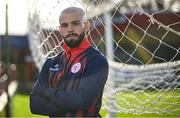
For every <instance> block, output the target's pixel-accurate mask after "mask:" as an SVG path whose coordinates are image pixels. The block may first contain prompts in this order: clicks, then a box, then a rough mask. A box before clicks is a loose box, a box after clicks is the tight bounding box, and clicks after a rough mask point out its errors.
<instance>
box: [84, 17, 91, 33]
mask: <svg viewBox="0 0 180 118" xmlns="http://www.w3.org/2000/svg"><path fill="white" fill-rule="evenodd" d="M90 27H91V23H90V21H89V20H87V21H86V22H85V30H86V32H87V31H89V30H90Z"/></svg>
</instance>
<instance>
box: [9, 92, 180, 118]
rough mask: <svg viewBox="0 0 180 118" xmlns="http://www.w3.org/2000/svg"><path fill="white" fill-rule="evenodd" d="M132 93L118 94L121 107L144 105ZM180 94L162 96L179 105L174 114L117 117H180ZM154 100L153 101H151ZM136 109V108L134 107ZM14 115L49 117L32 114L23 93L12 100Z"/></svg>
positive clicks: (175, 107) (103, 111)
mask: <svg viewBox="0 0 180 118" xmlns="http://www.w3.org/2000/svg"><path fill="white" fill-rule="evenodd" d="M132 95H133V94H130V93H124V94H122V93H121V94H119V95H117V100H118V101H119V102H118V103H119V104H118V105H119V107H122V108H124V109H128V108H130V107H132V106H141V105H144V104H139V102H137V100H134V101H133V100H132V98H133V97H132ZM153 95H157V94H156V93H151V96H153ZM172 95H173V96H174V97H171V99H169V98H170V97H167V96H172ZM179 95H180V91H176V92H173V93H166V94H163V96H161V98H162V99H161V100H162V101H164V100H166V101H164V102H168V103H169V102H174V103H176V104H177V105H176V106H174V107H171V110H172V108H173V109H176V111H174V112H173V114H169V113H163V114H161V115H159V114H132V113H131V114H129V113H128V114H125V113H124V114H123V113H118V114H117V117H121V118H122V117H124V118H130V117H141V118H143V117H153V118H162V117H165V118H167V117H173V118H174V117H177V118H179V117H180V116H178V115H177V114H179V112H180V99H178V97H175V96H179ZM125 97H126V98H129V99H126V102H127V101H128V102H130V101H131V104H132V105H130V106H128V105H127V104H125V102H124V98H125ZM146 97H149V96H147V95H145V94H141V95H139V96H138V99H140V101H142V100H143V99H147V98H146ZM152 100H154V101H155V100H157V99H155V98H154V99H152ZM151 102H152V101H151ZM142 103H143V102H142ZM149 105H150V102H149V104H147V106H149ZM160 105H162V106H159V107H164V108H165V107H167V106H164V104H160ZM151 107H152V108H153V107H155V106H153V105H152V106H151ZM133 109H134V108H133ZM100 113H101V115H102V117H105V116H106V115H107V112H106V111H105V110H101V112H100ZM12 115H13V117H34V118H37V117H38V118H48V117H46V116H40V115H34V114H31V112H30V109H29V96H28V95H22V94H16V95H15V96H14V98H13V100H12Z"/></svg>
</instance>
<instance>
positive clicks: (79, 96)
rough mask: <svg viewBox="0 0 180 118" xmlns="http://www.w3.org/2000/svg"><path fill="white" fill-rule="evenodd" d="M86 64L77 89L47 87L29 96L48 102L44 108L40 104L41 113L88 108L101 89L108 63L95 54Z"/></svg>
mask: <svg viewBox="0 0 180 118" xmlns="http://www.w3.org/2000/svg"><path fill="white" fill-rule="evenodd" d="M86 66H87V67H86V69H85V72H84V74H83V76H82V78H81V80H80V83H79V87H78V89H77V90H71V91H63V90H60V89H58V88H47V89H45V90H44V91H43V92H41V95H38V93H37V95H34V98H33V97H31V99H35V97H37V98H36V99H39V100H38V101H41V104H43V103H42V102H43V101H46V102H47V103H48V104H47V105H46V108H44V107H45V106H43V107H42V106H41V107H42V108H41V110H42V111H43V112H41V114H42V113H43V114H44V115H49V116H55V115H57V114H56V113H63V112H69V111H77V110H82V109H83V110H87V109H88V107H89V105H90V104H91V103H92V102H93V100H94V99H95V97H96V96H97V95H98V94H99V93H100V92H102V91H103V88H104V85H105V82H106V80H107V76H108V63H107V60H106V59H105V58H104V57H102V56H101V55H97V56H96V57H95V58H93V59H92V60H91V62H90V63H89V64H88V65H86ZM46 102H44V103H46ZM39 109H40V108H39Z"/></svg>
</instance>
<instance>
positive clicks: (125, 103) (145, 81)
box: [28, 0, 180, 115]
mask: <svg viewBox="0 0 180 118" xmlns="http://www.w3.org/2000/svg"><path fill="white" fill-rule="evenodd" d="M28 2H29V4H28V5H29V6H28V7H29V26H30V31H29V44H30V48H31V51H32V55H33V57H34V61H35V63H36V65H37V67H38V68H39V69H40V68H41V66H42V64H43V62H44V61H45V59H46V58H52V57H54V56H56V55H57V54H58V53H59V52H60V51H61V50H62V47H61V43H62V39H61V36H60V34H59V31H58V26H59V23H58V17H59V14H60V12H61V11H62V10H63V9H64V8H66V7H69V6H77V7H81V8H83V9H84V10H85V11H86V12H87V17H88V19H89V20H90V21H91V30H90V32H89V38H90V41H91V44H92V45H93V46H94V47H95V48H97V49H98V50H100V51H101V52H102V53H103V54H104V55H106V56H107V58H108V60H109V65H110V72H109V77H108V81H107V83H106V86H105V90H104V95H103V105H102V107H103V109H105V110H107V111H111V112H119V113H125V114H126V113H127V114H129V113H131V114H171V115H180V90H179V89H180V1H178V0H54V1H52V0H29V1H28Z"/></svg>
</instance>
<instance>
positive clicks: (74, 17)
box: [59, 12, 82, 23]
mask: <svg viewBox="0 0 180 118" xmlns="http://www.w3.org/2000/svg"><path fill="white" fill-rule="evenodd" d="M59 21H60V22H61V23H64V22H66V23H68V22H74V21H82V16H81V15H80V14H79V13H75V12H72V13H71V14H69V13H63V14H62V15H61V17H60V18H59Z"/></svg>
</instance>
